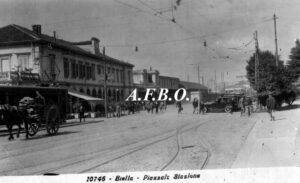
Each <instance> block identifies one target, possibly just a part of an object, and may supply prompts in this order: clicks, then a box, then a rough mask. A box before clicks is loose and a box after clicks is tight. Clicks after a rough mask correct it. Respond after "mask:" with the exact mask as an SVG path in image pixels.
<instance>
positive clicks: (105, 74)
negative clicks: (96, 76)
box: [102, 47, 108, 118]
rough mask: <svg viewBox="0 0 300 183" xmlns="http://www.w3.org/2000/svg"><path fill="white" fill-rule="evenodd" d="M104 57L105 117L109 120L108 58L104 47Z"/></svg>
mask: <svg viewBox="0 0 300 183" xmlns="http://www.w3.org/2000/svg"><path fill="white" fill-rule="evenodd" d="M102 53H103V56H104V109H105V117H106V118H108V115H107V86H106V85H107V71H106V70H107V68H106V67H107V66H106V56H105V47H103V51H102Z"/></svg>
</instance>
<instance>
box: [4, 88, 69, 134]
mask: <svg viewBox="0 0 300 183" xmlns="http://www.w3.org/2000/svg"><path fill="white" fill-rule="evenodd" d="M37 95H39V96H42V98H44V101H43V102H41V101H39V100H38V97H37ZM67 97H68V91H67V90H66V89H62V88H57V87H37V86H0V101H1V102H2V103H5V104H9V105H14V106H17V108H18V114H19V115H20V116H21V118H22V119H23V121H24V124H25V129H26V128H27V129H26V130H27V133H28V135H30V136H34V135H35V134H36V133H37V132H38V130H39V128H41V127H42V128H45V129H46V131H47V133H48V134H49V135H55V134H56V133H57V132H58V130H59V127H60V124H61V123H63V122H64V121H65V116H66V112H67V110H68V108H67V107H68V106H67V99H68V98H67Z"/></svg>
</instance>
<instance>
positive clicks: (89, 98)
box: [68, 91, 104, 102]
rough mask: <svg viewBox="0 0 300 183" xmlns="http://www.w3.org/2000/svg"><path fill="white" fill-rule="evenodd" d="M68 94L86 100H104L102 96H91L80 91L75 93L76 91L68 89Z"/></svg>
mask: <svg viewBox="0 0 300 183" xmlns="http://www.w3.org/2000/svg"><path fill="white" fill-rule="evenodd" d="M68 94H69V95H71V96H74V97H77V98H81V99H83V100H86V101H88V102H101V101H103V100H104V99H102V98H96V97H91V96H88V95H84V94H82V93H77V92H70V91H68Z"/></svg>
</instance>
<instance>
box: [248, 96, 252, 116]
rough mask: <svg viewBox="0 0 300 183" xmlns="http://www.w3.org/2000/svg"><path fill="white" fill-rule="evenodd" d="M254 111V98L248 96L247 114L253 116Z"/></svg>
mask: <svg viewBox="0 0 300 183" xmlns="http://www.w3.org/2000/svg"><path fill="white" fill-rule="evenodd" d="M252 112H253V107H252V99H251V97H248V98H247V114H248V116H251V114H252Z"/></svg>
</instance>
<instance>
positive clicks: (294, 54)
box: [287, 39, 300, 82]
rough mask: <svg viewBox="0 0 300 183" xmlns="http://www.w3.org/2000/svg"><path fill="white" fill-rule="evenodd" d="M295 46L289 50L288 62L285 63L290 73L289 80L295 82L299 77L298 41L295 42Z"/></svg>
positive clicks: (299, 57)
mask: <svg viewBox="0 0 300 183" xmlns="http://www.w3.org/2000/svg"><path fill="white" fill-rule="evenodd" d="M295 44H296V46H295V47H293V48H292V49H291V55H290V56H289V57H290V60H289V61H288V62H287V68H288V71H289V72H290V75H289V76H290V79H291V80H292V81H293V82H296V81H297V80H298V79H299V77H300V41H299V39H297V40H296V41H295Z"/></svg>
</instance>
